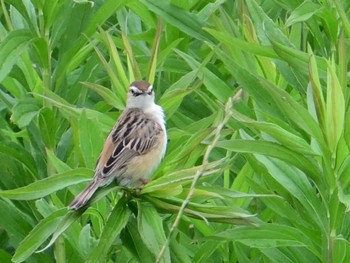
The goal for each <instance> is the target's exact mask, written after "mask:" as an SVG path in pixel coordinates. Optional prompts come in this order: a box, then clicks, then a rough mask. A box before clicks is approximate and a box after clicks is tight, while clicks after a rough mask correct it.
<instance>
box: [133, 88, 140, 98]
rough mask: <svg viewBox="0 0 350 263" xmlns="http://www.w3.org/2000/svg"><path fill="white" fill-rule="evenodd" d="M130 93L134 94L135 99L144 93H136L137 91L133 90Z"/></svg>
mask: <svg viewBox="0 0 350 263" xmlns="http://www.w3.org/2000/svg"><path fill="white" fill-rule="evenodd" d="M130 92H131V94H132V95H133V96H134V97H137V96H139V95H141V94H142V93H140V92H137V91H135V90H133V89H131V90H130Z"/></svg>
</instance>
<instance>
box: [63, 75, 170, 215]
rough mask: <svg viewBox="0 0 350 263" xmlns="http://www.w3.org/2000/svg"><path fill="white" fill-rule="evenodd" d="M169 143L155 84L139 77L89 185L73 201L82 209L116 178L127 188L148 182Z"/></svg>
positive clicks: (105, 144) (74, 204)
mask: <svg viewBox="0 0 350 263" xmlns="http://www.w3.org/2000/svg"><path fill="white" fill-rule="evenodd" d="M166 146H167V133H166V126H165V116H164V111H163V109H162V107H161V106H159V105H157V104H156V103H155V93H154V90H153V85H151V84H150V83H149V82H148V81H145V80H137V81H134V82H132V83H131V84H130V87H129V89H128V95H127V101H126V108H125V110H124V111H123V113H122V114H121V115H120V117H119V119H118V120H117V122H116V124H115V126H114V127H113V129H112V130H111V132H110V133H109V135H108V137H107V139H106V141H105V143H104V146H103V148H102V151H101V154H100V156H99V158H98V160H97V164H96V167H95V171H94V176H93V178H92V180H91V181H90V183H89V184H88V186H87V187H86V188H85V189H84V190H83V191H82V192H81V193H80V194H79V195H78V196H77V197H75V198H74V200H73V201H72V202H71V203H70V205H69V208H70V209H72V210H78V209H80V208H82V207H84V206H86V204H87V203H88V202H89V200H90V199H91V198H92V196H93V195H94V193H95V192H96V190H97V189H98V188H100V187H104V186H107V185H109V184H110V183H112V182H113V180H116V181H117V183H118V185H119V186H121V187H123V188H137V187H140V186H142V185H144V184H146V183H147V182H148V180H149V177H150V175H151V174H152V172H153V171H154V170H155V169H156V168H157V167H158V166H159V164H160V162H161V160H162V159H163V157H164V155H165V151H166Z"/></svg>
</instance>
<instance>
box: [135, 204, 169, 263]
mask: <svg viewBox="0 0 350 263" xmlns="http://www.w3.org/2000/svg"><path fill="white" fill-rule="evenodd" d="M138 212H139V213H138V217H137V228H138V230H139V233H140V236H141V238H142V241H143V242H144V243H145V245H146V246H147V248H148V249H149V251H150V252H151V253H152V254H153V255H154V256H155V258H157V256H158V255H159V252H160V251H161V249H162V246H163V245H165V243H166V236H165V233H164V228H163V223H162V219H161V217H160V216H159V214H158V213H157V211H156V210H155V209H154V207H152V206H150V205H149V204H146V203H142V202H138ZM159 262H171V260H170V252H169V248H167V249H166V250H165V252H164V254H163V257H162V258H161V260H160V261H159Z"/></svg>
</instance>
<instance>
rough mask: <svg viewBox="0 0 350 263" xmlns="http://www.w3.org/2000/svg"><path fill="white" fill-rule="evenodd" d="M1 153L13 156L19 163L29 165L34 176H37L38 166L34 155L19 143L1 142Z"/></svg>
mask: <svg viewBox="0 0 350 263" xmlns="http://www.w3.org/2000/svg"><path fill="white" fill-rule="evenodd" d="M0 153H1V154H4V155H5V156H7V158H9V157H10V158H13V159H15V160H16V161H18V162H19V163H21V164H23V165H24V166H25V167H27V169H28V170H29V172H30V173H31V175H32V176H33V177H34V178H36V177H37V168H36V166H35V161H34V159H33V157H32V156H31V155H30V154H29V152H27V150H26V149H25V148H23V147H22V146H20V145H19V144H14V143H10V144H5V143H0Z"/></svg>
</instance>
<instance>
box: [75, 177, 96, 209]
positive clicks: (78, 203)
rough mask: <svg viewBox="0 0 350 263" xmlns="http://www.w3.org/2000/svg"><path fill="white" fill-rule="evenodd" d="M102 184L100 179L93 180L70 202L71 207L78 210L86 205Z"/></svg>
mask: <svg viewBox="0 0 350 263" xmlns="http://www.w3.org/2000/svg"><path fill="white" fill-rule="evenodd" d="M100 186H101V184H100V181H99V180H92V181H91V182H90V183H89V185H88V186H87V187H86V188H85V189H84V190H83V191H82V192H81V193H80V194H79V195H78V196H77V197H76V198H74V200H73V201H72V203H70V205H69V208H70V209H73V210H78V209H80V208H82V207H83V206H85V205H86V204H87V203H88V202H89V200H90V199H91V197H92V196H93V194H94V193H95V192H96V190H97V189H98V188H99V187H100Z"/></svg>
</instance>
